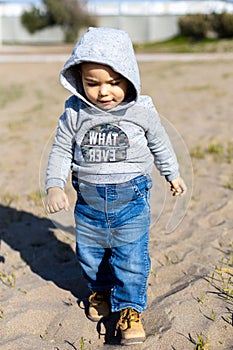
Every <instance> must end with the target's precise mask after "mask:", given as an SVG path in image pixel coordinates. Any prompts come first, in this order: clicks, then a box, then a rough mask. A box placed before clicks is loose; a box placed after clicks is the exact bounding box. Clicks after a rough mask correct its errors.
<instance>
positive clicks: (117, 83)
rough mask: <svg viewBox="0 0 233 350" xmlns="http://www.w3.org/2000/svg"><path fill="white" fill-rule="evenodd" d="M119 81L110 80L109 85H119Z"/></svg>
mask: <svg viewBox="0 0 233 350" xmlns="http://www.w3.org/2000/svg"><path fill="white" fill-rule="evenodd" d="M120 83H121V82H120V81H112V83H111V85H113V86H116V85H120Z"/></svg>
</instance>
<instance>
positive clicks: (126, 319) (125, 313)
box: [117, 308, 146, 345]
mask: <svg viewBox="0 0 233 350" xmlns="http://www.w3.org/2000/svg"><path fill="white" fill-rule="evenodd" d="M117 325H118V327H119V328H120V330H121V344H122V345H132V344H140V343H143V342H144V340H145V339H146V334H145V331H144V329H143V326H142V323H141V320H140V313H139V312H137V311H136V310H134V309H133V308H127V309H124V310H121V311H120V319H119V321H118V324H117Z"/></svg>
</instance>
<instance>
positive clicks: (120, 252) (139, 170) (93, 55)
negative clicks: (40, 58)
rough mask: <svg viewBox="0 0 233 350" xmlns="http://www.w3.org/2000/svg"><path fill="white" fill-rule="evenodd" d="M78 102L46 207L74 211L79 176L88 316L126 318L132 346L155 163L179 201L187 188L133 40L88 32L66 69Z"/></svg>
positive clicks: (66, 119)
mask: <svg viewBox="0 0 233 350" xmlns="http://www.w3.org/2000/svg"><path fill="white" fill-rule="evenodd" d="M60 81H61V84H62V85H63V86H64V87H65V88H66V89H68V90H69V91H70V92H71V94H72V96H71V97H70V98H68V100H67V101H66V103H65V110H64V114H63V115H62V116H61V117H60V119H59V125H58V128H57V132H56V136H55V140H54V144H53V146H52V150H51V153H50V157H49V162H48V167H47V176H46V191H47V197H46V202H45V205H46V209H47V211H48V212H49V213H55V212H58V211H60V210H62V209H64V210H68V208H69V200H68V198H67V195H66V194H65V192H64V187H65V184H66V181H67V178H68V175H69V171H70V170H71V172H72V184H73V186H74V188H75V190H76V191H77V202H76V205H75V210H74V215H75V222H76V239H77V245H76V246H77V249H76V251H77V258H78V261H79V263H80V265H81V268H82V271H83V275H84V277H85V279H86V280H87V282H88V286H89V288H90V297H89V299H88V300H89V308H88V317H89V319H91V320H92V321H96V322H98V321H99V320H100V319H101V318H102V317H108V316H109V315H110V314H111V313H113V312H114V313H115V312H119V322H118V328H119V329H120V332H121V343H122V344H123V345H130V344H137V343H141V342H143V341H144V340H145V331H144V329H143V325H142V323H141V317H140V316H141V313H142V312H143V311H144V310H145V308H146V299H147V279H148V275H149V272H150V257H149V253H148V241H149V228H150V203H149V197H150V188H151V186H152V181H151V172H152V169H153V166H154V164H155V166H156V167H157V169H158V170H159V172H160V174H161V175H162V176H165V178H166V180H167V181H168V182H169V183H170V187H171V191H172V193H173V195H182V194H184V193H185V191H186V186H185V184H184V181H183V180H182V178H181V177H180V175H179V170H178V164H177V159H176V156H175V154H174V151H173V148H172V146H171V143H170V141H169V138H168V135H167V133H166V131H165V130H164V128H163V126H162V125H161V123H160V119H159V116H158V113H157V111H156V109H155V107H154V105H153V102H152V100H151V98H150V97H149V96H142V95H140V76H139V71H138V65H137V62H136V58H135V54H134V50H133V47H132V43H131V40H130V38H129V36H128V34H127V33H126V32H124V31H121V30H117V29H112V28H89V30H88V31H87V32H86V33H85V34H84V35H83V36H82V37H81V39H80V40H79V41H78V43H77V45H76V46H75V48H74V50H73V53H72V55H71V57H70V58H69V59H68V61H67V62H66V64H65V65H64V68H63V69H62V71H61V73H60Z"/></svg>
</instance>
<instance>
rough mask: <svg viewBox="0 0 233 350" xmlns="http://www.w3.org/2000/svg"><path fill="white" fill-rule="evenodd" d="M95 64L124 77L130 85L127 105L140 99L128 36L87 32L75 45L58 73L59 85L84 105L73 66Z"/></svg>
mask: <svg viewBox="0 0 233 350" xmlns="http://www.w3.org/2000/svg"><path fill="white" fill-rule="evenodd" d="M82 62H96V63H100V64H104V65H108V66H110V67H111V68H112V69H113V70H114V71H115V72H118V73H120V74H121V75H122V76H124V77H125V78H126V79H127V80H128V81H129V82H130V83H131V84H130V96H129V98H128V99H127V101H133V100H134V101H136V100H137V99H138V97H139V95H140V76H139V70H138V65H137V61H136V57H135V54H134V50H133V45H132V42H131V39H130V37H129V35H128V34H127V33H126V32H125V31H123V30H118V29H113V28H89V29H88V31H87V32H86V33H85V34H84V35H83V36H82V37H81V38H80V40H79V41H78V42H77V44H76V46H75V47H74V50H73V52H72V54H71V56H70V58H69V59H68V61H67V62H66V63H65V65H64V67H63V69H62V70H61V73H60V82H61V84H62V85H63V86H64V87H65V88H66V89H68V90H69V91H70V92H71V93H72V94H74V95H76V96H78V97H79V98H81V99H82V100H84V101H85V102H87V103H88V104H91V103H90V102H88V101H87V100H86V98H85V95H84V92H83V88H82V83H81V79H80V75H79V74H78V69H77V65H79V64H80V63H82Z"/></svg>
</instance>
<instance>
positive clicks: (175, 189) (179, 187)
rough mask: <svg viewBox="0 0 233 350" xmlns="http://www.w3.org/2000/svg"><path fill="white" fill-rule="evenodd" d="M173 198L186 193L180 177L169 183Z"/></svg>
mask: <svg viewBox="0 0 233 350" xmlns="http://www.w3.org/2000/svg"><path fill="white" fill-rule="evenodd" d="M169 183H170V185H171V191H172V195H173V196H183V195H184V194H185V193H186V192H187V187H186V185H185V183H184V180H183V179H182V178H181V177H178V178H177V179H174V180H172V181H169Z"/></svg>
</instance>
